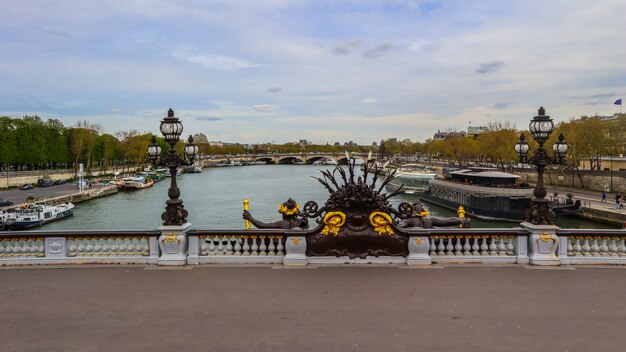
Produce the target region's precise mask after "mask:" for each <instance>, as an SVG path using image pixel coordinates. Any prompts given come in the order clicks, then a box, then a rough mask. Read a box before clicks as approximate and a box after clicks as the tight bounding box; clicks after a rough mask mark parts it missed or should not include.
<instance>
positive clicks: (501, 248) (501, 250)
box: [498, 236, 506, 255]
mask: <svg viewBox="0 0 626 352" xmlns="http://www.w3.org/2000/svg"><path fill="white" fill-rule="evenodd" d="M504 241H506V238H504V236H502V237H500V243H498V254H499V255H506V244H505V243H504Z"/></svg>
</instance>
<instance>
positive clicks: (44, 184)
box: [37, 178, 54, 187]
mask: <svg viewBox="0 0 626 352" xmlns="http://www.w3.org/2000/svg"><path fill="white" fill-rule="evenodd" d="M51 186H54V181H52V180H50V179H47V178H40V179H39V180H37V187H51Z"/></svg>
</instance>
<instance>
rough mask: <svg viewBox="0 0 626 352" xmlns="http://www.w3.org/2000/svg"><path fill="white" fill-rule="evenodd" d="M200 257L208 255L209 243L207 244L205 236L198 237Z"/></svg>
mask: <svg viewBox="0 0 626 352" xmlns="http://www.w3.org/2000/svg"><path fill="white" fill-rule="evenodd" d="M199 239H200V255H202V256H206V255H209V243H208V242H207V236H200V238H199Z"/></svg>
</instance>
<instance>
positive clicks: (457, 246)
mask: <svg viewBox="0 0 626 352" xmlns="http://www.w3.org/2000/svg"><path fill="white" fill-rule="evenodd" d="M454 255H463V246H462V245H461V237H457V238H456V244H455V245H454Z"/></svg>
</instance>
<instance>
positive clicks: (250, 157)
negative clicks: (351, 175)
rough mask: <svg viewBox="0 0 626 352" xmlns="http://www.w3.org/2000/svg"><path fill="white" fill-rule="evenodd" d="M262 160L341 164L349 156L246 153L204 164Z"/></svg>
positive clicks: (360, 156)
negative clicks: (326, 161) (325, 161)
mask: <svg viewBox="0 0 626 352" xmlns="http://www.w3.org/2000/svg"><path fill="white" fill-rule="evenodd" d="M350 155H351V156H352V157H354V158H355V159H356V160H362V161H365V160H366V159H367V154H365V153H351V154H350ZM228 160H231V161H241V162H245V161H247V162H251V161H262V162H266V163H268V164H295V163H302V164H307V165H311V164H313V163H315V162H316V161H324V160H328V161H330V162H337V163H338V164H340V165H345V164H347V163H348V158H347V157H346V154H345V153H278V154H245V155H234V156H221V157H215V158H211V159H205V160H204V166H210V165H211V164H215V163H220V162H225V161H228Z"/></svg>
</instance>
